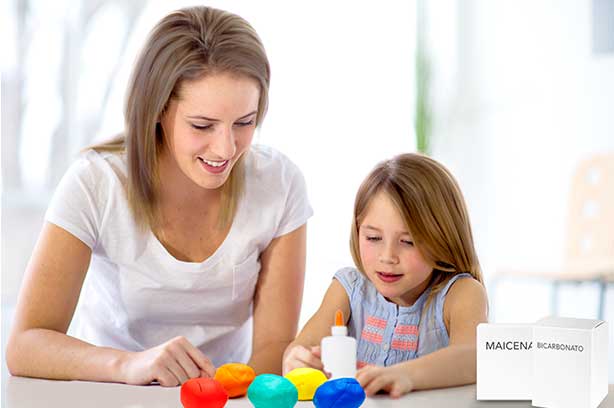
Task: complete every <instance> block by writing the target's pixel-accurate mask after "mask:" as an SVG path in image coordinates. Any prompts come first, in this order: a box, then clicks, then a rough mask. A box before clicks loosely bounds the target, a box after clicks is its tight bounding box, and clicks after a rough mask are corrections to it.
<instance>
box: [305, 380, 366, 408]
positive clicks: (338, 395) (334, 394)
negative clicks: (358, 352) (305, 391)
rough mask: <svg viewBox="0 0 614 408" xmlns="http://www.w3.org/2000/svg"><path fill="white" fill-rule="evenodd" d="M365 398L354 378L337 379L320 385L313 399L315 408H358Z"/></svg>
mask: <svg viewBox="0 0 614 408" xmlns="http://www.w3.org/2000/svg"><path fill="white" fill-rule="evenodd" d="M365 398H366V395H365V391H364V390H363V389H362V387H361V386H360V384H359V383H358V381H356V380H355V379H354V378H337V379H336V380H330V381H327V382H325V383H324V384H322V385H321V386H320V387H319V388H318V389H317V390H316V394H315V395H314V397H313V404H314V405H315V406H316V407H317V408H358V407H359V406H361V405H362V403H363V402H364V400H365Z"/></svg>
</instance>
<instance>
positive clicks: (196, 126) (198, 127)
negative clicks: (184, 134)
mask: <svg viewBox="0 0 614 408" xmlns="http://www.w3.org/2000/svg"><path fill="white" fill-rule="evenodd" d="M211 126H212V125H195V124H192V127H193V128H194V129H196V130H207V129H210V128H211Z"/></svg>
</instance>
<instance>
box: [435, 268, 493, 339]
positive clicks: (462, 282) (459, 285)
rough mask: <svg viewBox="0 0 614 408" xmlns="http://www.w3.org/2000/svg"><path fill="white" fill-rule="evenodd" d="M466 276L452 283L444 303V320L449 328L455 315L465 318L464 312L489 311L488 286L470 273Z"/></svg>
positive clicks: (478, 312) (479, 312)
mask: <svg viewBox="0 0 614 408" xmlns="http://www.w3.org/2000/svg"><path fill="white" fill-rule="evenodd" d="M464 275H467V276H464V277H465V278H467V277H468V278H470V279H456V280H455V281H454V282H453V284H450V286H449V290H448V291H447V292H448V293H447V296H445V302H444V304H443V310H442V312H443V320H444V322H445V325H446V327H447V328H448V330H449V327H450V320H451V319H452V318H453V317H454V316H459V317H461V318H463V316H462V315H463V314H467V313H469V314H474V313H477V314H481V312H482V311H483V312H484V313H487V309H488V306H487V303H488V300H487V296H486V288H485V287H484V285H482V284H481V283H480V282H478V281H477V280H476V279H474V278H473V277H472V276H471V275H469V274H464Z"/></svg>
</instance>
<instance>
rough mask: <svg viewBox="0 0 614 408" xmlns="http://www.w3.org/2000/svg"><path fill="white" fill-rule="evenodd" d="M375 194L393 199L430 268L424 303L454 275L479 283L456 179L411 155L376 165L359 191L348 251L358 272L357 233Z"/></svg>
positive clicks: (469, 229) (469, 228)
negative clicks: (467, 275) (431, 268)
mask: <svg viewBox="0 0 614 408" xmlns="http://www.w3.org/2000/svg"><path fill="white" fill-rule="evenodd" d="M379 192H383V193H386V195H387V196H388V197H389V198H390V199H391V200H392V202H393V203H394V205H395V206H396V207H397V210H398V211H399V214H400V215H401V217H402V218H403V220H404V221H405V224H406V227H407V228H408V230H409V231H410V233H411V236H412V239H413V241H414V245H415V246H416V248H417V249H418V250H419V251H420V253H421V254H422V255H423V256H424V258H425V259H426V260H427V261H428V262H430V263H431V265H432V267H433V276H432V277H431V281H430V286H431V287H432V290H431V293H430V295H429V297H428V299H427V304H428V303H430V301H431V300H432V299H433V297H434V296H435V294H436V293H437V292H439V291H440V290H441V289H442V288H443V287H444V286H445V284H446V283H447V282H448V280H449V279H450V278H452V277H453V276H454V275H457V274H460V273H469V274H471V276H473V278H474V279H476V280H477V281H479V282H480V283H482V284H483V281H482V272H481V270H480V264H479V262H478V257H477V254H476V252H475V248H474V245H473V236H472V233H471V226H470V224H469V214H468V213H467V208H466V205H465V201H464V199H463V194H462V193H461V191H460V188H459V186H458V184H457V182H456V180H455V179H454V177H453V176H452V174H451V173H450V172H449V171H448V170H447V169H446V168H445V167H444V166H442V165H441V164H439V163H438V162H436V161H435V160H433V159H430V158H428V157H426V156H423V155H420V154H413V153H407V154H401V155H398V156H396V157H393V158H392V159H390V160H386V161H383V162H381V163H379V164H378V165H377V166H376V167H375V168H374V169H373V171H371V173H370V174H369V175H368V176H367V178H366V179H365V180H364V181H363V182H362V184H361V186H360V188H359V189H358V193H357V194H356V200H355V202H354V217H353V224H352V232H351V236H350V250H351V252H352V258H353V259H354V262H355V264H356V267H357V268H358V270H359V271H360V272H362V273H363V274H364V273H365V272H364V267H363V265H362V260H361V258H360V247H359V239H358V233H359V229H360V225H361V224H362V221H363V220H364V218H365V216H366V212H367V210H368V208H369V204H370V203H371V200H372V199H373V197H375V195H376V194H377V193H379Z"/></svg>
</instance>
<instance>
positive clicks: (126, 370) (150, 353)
mask: <svg viewBox="0 0 614 408" xmlns="http://www.w3.org/2000/svg"><path fill="white" fill-rule="evenodd" d="M120 375H121V378H122V379H124V382H125V383H126V384H134V385H147V384H151V383H152V382H154V381H157V382H158V383H160V385H161V386H163V387H175V386H177V385H180V384H183V383H184V382H186V381H187V380H189V379H190V378H196V377H213V376H214V375H215V367H214V366H213V363H211V360H209V359H208V358H207V357H206V356H205V355H204V354H203V353H202V352H201V351H200V350H199V349H198V348H196V347H194V346H193V345H192V344H191V343H190V342H189V341H188V340H187V339H186V338H185V337H183V336H179V337H175V338H174V339H172V340H169V341H167V342H166V343H164V344H161V345H159V346H157V347H153V348H151V349H149V350H145V351H141V352H135V353H129V354H128V355H127V357H126V358H125V359H124V360H123V361H122V362H121V365H120Z"/></svg>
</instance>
